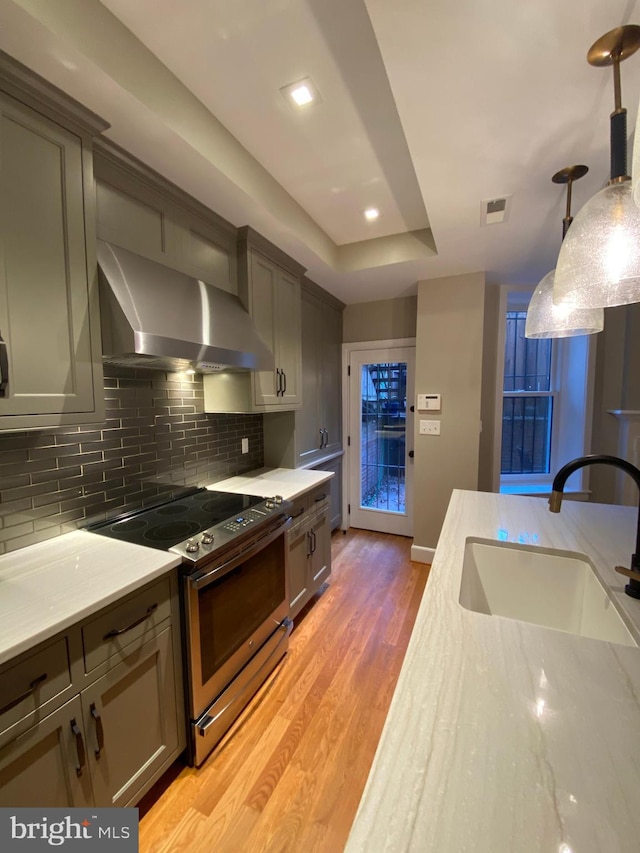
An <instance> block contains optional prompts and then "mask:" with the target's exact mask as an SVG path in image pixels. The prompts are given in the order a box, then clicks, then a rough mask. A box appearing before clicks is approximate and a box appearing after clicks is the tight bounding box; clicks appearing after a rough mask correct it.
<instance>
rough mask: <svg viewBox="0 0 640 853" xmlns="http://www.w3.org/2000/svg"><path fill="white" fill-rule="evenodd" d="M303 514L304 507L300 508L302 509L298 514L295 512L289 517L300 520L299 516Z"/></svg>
mask: <svg viewBox="0 0 640 853" xmlns="http://www.w3.org/2000/svg"><path fill="white" fill-rule="evenodd" d="M303 513H304V507H302V509H301V510H300V511H299V512H297V513H296V514H295V515H292V516H291V519H292V520H293V519H294V518H300V516H301V515H302V514H303Z"/></svg>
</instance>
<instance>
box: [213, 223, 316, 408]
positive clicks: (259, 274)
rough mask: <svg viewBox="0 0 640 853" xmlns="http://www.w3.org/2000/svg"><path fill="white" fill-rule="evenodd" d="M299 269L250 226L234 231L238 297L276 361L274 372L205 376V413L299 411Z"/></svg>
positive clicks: (300, 269) (300, 367) (300, 272)
mask: <svg viewBox="0 0 640 853" xmlns="http://www.w3.org/2000/svg"><path fill="white" fill-rule="evenodd" d="M302 273H303V268H302V267H301V266H300V265H299V264H297V263H296V262H295V261H294V260H292V259H291V258H289V257H288V256H287V255H285V253H284V252H282V251H281V250H280V249H278V248H277V247H276V246H274V245H273V244H272V243H269V241H268V240H265V239H264V238H263V237H261V236H260V235H259V234H257V232H255V231H253V229H251V228H249V227H244V228H240V229H239V231H238V296H239V297H240V299H241V301H242V303H243V305H244V306H245V308H246V309H247V311H248V312H249V314H250V315H251V317H252V319H253V322H254V325H255V327H256V329H257V331H258V334H259V335H260V337H261V338H262V339H263V340H264V342H265V343H266V344H267V346H268V347H269V349H270V350H271V352H272V353H273V356H274V366H273V369H272V370H261V371H255V372H253V371H252V372H251V373H249V372H248V371H244V372H236V373H222V374H217V375H216V374H209V375H207V376H205V377H204V407H205V411H207V412H279V413H282V412H288V411H293V410H296V409H300V407H301V405H302V402H303V399H302V398H303V394H302V389H301V371H302V355H301V336H302V332H301V316H300V279H301V276H302Z"/></svg>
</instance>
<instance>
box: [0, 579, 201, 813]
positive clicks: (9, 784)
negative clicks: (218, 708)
mask: <svg viewBox="0 0 640 853" xmlns="http://www.w3.org/2000/svg"><path fill="white" fill-rule="evenodd" d="M178 618H179V617H178V607H177V595H176V590H175V584H174V583H172V582H170V580H169V578H164V579H161V580H159V581H156V582H155V583H153V584H151V585H149V586H147V587H145V588H144V589H143V590H141V591H138V592H136V593H133V594H132V595H130V596H128V597H127V598H125V599H124V600H122V601H121V602H118V603H116V604H115V605H112V606H111V607H109V608H106V609H105V610H104V611H101V612H100V613H98V614H97V615H95V616H93V617H91V618H90V619H88V620H85V621H84V622H83V623H81V624H79V625H77V626H73V627H72V628H70V629H69V630H68V631H66V632H65V634H64V635H62V636H60V637H57V638H55V639H54V640H53V641H48V642H46V643H43V644H42V645H41V646H39V647H37V648H36V649H34V650H33V651H31V652H29V653H27V654H26V655H23V656H21V657H20V658H19V659H18V660H17V661H15V662H10V663H9V664H7V665H5V666H4V667H2V669H1V670H0V688H1V691H2V692H1V695H2V699H1V700H0V702H2V703H4V704H2V707H0V806H2V807H5V806H15V807H19V806H35V807H41V808H44V807H49V806H79V805H87V804H88V805H94V806H131V805H135V803H136V802H138V801H139V799H140V798H141V797H142V795H143V794H144V793H145V792H146V791H147V790H148V788H149V787H150V786H151V784H152V783H153V782H154V781H155V780H156V779H158V778H159V776H160V775H161V774H162V773H163V772H164V771H165V770H166V769H167V768H168V766H169V765H170V763H171V762H172V761H174V760H175V759H176V758H177V757H178V755H179V754H180V752H181V751H182V750H183V749H184V747H185V743H186V732H185V723H184V708H183V697H182V679H181V670H180V649H179V645H180V644H179V641H178V637H179V622H178ZM70 696H71V698H69V697H70ZM20 715H22V716H20Z"/></svg>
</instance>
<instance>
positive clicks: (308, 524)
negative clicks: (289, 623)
mask: <svg viewBox="0 0 640 853" xmlns="http://www.w3.org/2000/svg"><path fill="white" fill-rule="evenodd" d="M328 494H329V493H328V490H327V487H326V485H323V486H321V487H319V488H318V489H315V490H314V491H312V492H310V493H308V494H307V495H304V496H302V497H300V498H298V500H297V501H295V502H294V506H293V509H292V511H291V515H292V518H293V523H292V525H291V527H290V529H289V530H288V531H287V574H288V580H289V605H290V610H289V615H290V617H291V618H292V619H293V618H294V617H295V616H297V615H298V613H299V612H300V611H301V610H302V608H303V607H304V606H305V604H307V602H308V601H309V599H310V598H311V597H312V596H313V595H314V594H315V593H316V592H317V591H318V590H319V589H320V587H321V586H322V584H323V583H324V582H325V581H326V580H327V579H328V578H329V576H330V574H331V530H330V527H329V500H328Z"/></svg>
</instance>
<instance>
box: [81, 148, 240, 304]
mask: <svg viewBox="0 0 640 853" xmlns="http://www.w3.org/2000/svg"><path fill="white" fill-rule="evenodd" d="M95 176H96V198H97V222H98V226H97V227H98V237H99V238H100V239H101V240H105V241H106V242H107V243H113V244H114V245H116V246H121V247H122V248H123V249H128V250H129V251H131V252H136V253H137V254H138V255H142V256H143V257H145V258H149V259H150V260H152V261H156V262H157V263H160V264H164V265H165V266H168V267H172V268H173V269H176V270H179V271H180V272H182V273H185V274H186V275H190V276H193V277H194V278H197V279H201V280H202V281H206V282H207V283H208V284H212V285H214V287H218V288H220V290H226V291H227V292H228V293H234V294H237V292H238V283H237V260H236V241H237V230H236V228H235V227H234V226H233V225H231V224H230V223H229V222H227V221H226V220H224V219H222V218H221V217H220V216H218V215H217V214H215V213H214V212H213V211H211V210H209V209H208V208H207V207H205V206H204V205H202V204H200V202H198V201H197V200H196V199H194V198H192V197H191V196H189V195H187V193H185V192H183V191H182V190H181V189H179V188H178V187H176V186H175V185H174V184H172V183H170V182H169V181H167V180H166V179H165V178H163V177H162V176H161V175H159V174H158V173H157V172H154V171H153V170H152V169H150V168H149V167H148V166H145V165H144V163H141V162H140V161H139V160H136V158H135V157H132V156H131V155H130V154H128V153H127V152H126V151H123V150H122V149H121V148H119V147H118V146H116V145H114V144H113V143H112V142H107V141H106V140H100V141H99V142H98V143H97V144H96V156H95Z"/></svg>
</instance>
